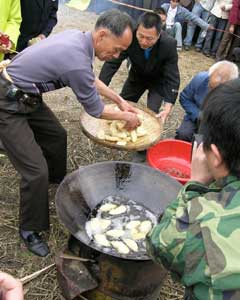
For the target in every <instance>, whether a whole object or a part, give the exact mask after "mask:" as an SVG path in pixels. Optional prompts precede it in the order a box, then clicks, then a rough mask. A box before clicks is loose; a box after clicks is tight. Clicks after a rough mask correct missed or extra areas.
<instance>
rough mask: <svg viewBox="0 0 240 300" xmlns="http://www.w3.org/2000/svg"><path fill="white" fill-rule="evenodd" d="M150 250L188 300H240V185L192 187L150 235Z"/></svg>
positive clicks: (189, 185) (184, 190)
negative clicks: (181, 287)
mask: <svg viewBox="0 0 240 300" xmlns="http://www.w3.org/2000/svg"><path fill="white" fill-rule="evenodd" d="M147 250H148V253H149V254H150V256H151V257H152V258H153V259H154V260H155V261H156V262H157V263H160V264H162V265H163V266H164V267H165V268H167V269H168V270H170V271H171V273H172V275H174V277H175V279H176V278H178V279H179V280H180V281H181V282H182V284H184V285H185V287H186V288H187V290H188V294H191V296H190V297H189V298H188V299H195V300H196V299H197V300H237V299H240V179H239V178H236V177H233V176H229V177H226V178H224V179H222V180H220V181H218V182H217V181H216V182H214V183H213V184H211V185H210V186H208V187H207V186H204V185H202V184H200V183H197V182H193V181H191V182H188V183H187V184H186V185H185V186H183V187H182V189H181V190H180V193H179V195H178V197H177V199H176V200H175V201H173V202H172V203H170V205H169V206H168V207H167V209H166V210H165V212H164V215H163V217H162V219H161V221H160V223H159V224H158V225H157V226H155V227H154V228H153V230H152V232H151V233H150V234H149V235H148V237H147Z"/></svg>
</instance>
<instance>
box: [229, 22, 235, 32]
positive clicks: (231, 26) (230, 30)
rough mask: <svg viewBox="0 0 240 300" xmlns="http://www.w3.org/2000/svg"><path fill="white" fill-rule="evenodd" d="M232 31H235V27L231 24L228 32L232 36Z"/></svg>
mask: <svg viewBox="0 0 240 300" xmlns="http://www.w3.org/2000/svg"><path fill="white" fill-rule="evenodd" d="M234 29H235V26H234V25H233V24H231V25H230V27H229V29H228V31H229V32H230V33H231V34H233V33H234Z"/></svg>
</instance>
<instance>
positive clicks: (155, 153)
mask: <svg viewBox="0 0 240 300" xmlns="http://www.w3.org/2000/svg"><path fill="white" fill-rule="evenodd" d="M191 151H192V144H191V143H188V142H184V141H181V140H174V139H167V140H163V141H160V142H159V143H158V144H156V145H154V146H152V147H150V148H149V149H148V151H147V161H148V163H149V165H150V166H151V167H153V168H155V169H158V170H160V171H161V172H163V173H166V174H168V175H169V176H171V177H173V178H174V179H176V180H178V181H179V182H180V183H181V184H185V183H186V182H187V181H188V180H189V179H190V172H191Z"/></svg>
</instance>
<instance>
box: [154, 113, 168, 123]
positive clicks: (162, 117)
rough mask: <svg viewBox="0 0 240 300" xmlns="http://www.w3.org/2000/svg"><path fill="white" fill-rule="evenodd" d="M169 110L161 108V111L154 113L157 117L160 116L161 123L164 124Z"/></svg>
mask: <svg viewBox="0 0 240 300" xmlns="http://www.w3.org/2000/svg"><path fill="white" fill-rule="evenodd" d="M169 113H170V112H168V111H166V110H163V111H161V112H160V113H159V114H158V115H156V117H157V118H160V119H161V121H162V123H163V124H164V123H165V122H166V120H167V117H168V115H169Z"/></svg>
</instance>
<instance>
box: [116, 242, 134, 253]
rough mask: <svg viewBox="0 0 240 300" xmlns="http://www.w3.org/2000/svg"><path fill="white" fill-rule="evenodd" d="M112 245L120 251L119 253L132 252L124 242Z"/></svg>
mask: <svg viewBox="0 0 240 300" xmlns="http://www.w3.org/2000/svg"><path fill="white" fill-rule="evenodd" d="M111 244H112V245H113V247H114V248H115V249H116V250H117V251H118V253H122V254H128V253H129V251H130V250H129V248H128V247H127V246H126V245H125V244H124V243H123V242H120V241H112V242H111Z"/></svg>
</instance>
